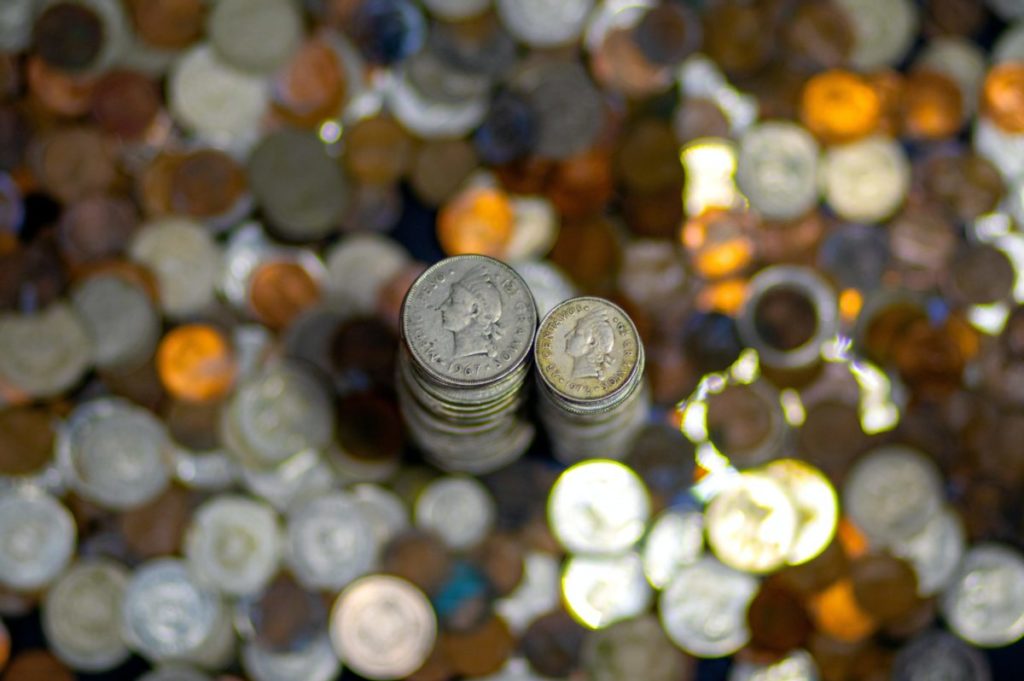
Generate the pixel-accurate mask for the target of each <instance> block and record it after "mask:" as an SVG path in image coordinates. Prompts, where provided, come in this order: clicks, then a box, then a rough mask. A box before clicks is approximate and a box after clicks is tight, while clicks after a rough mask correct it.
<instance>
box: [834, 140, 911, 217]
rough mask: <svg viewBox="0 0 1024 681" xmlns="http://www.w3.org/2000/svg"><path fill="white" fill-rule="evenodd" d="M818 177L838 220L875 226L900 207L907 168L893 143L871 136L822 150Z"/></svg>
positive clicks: (908, 173)
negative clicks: (819, 176)
mask: <svg viewBox="0 0 1024 681" xmlns="http://www.w3.org/2000/svg"><path fill="white" fill-rule="evenodd" d="M821 177H822V183H823V187H824V192H825V200H826V201H827V202H828V204H829V205H830V206H831V207H832V208H833V209H834V210H835V211H836V212H837V213H838V214H839V215H840V216H842V217H843V218H846V219H847V220H852V221H855V222H879V221H881V220H884V219H885V218H887V217H889V216H890V215H892V214H893V213H894V212H896V210H897V209H898V208H899V207H900V205H902V204H903V201H904V199H905V198H906V196H907V191H908V190H909V187H910V165H909V163H908V161H907V155H906V152H904V151H903V149H902V147H900V146H899V145H898V144H897V143H896V142H895V141H893V140H888V139H885V138H883V137H877V136H875V137H868V138H865V139H863V140H860V141H858V142H853V143H850V144H845V145H842V146H838V147H833V148H831V149H828V150H826V152H825V155H824V157H823V159H822V164H821Z"/></svg>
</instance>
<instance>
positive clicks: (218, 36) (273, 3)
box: [206, 0, 302, 73]
mask: <svg viewBox="0 0 1024 681" xmlns="http://www.w3.org/2000/svg"><path fill="white" fill-rule="evenodd" d="M206 31H207V35H208V36H209V39H210V43H211V44H212V45H213V48H214V49H215V50H217V52H218V53H219V54H220V55H221V56H222V57H223V58H224V61H226V62H227V63H229V64H231V65H232V66H235V67H237V68H239V69H242V70H245V71H251V72H255V73H270V72H273V71H274V70H275V69H277V68H279V67H281V66H283V65H284V64H285V62H286V61H287V60H288V57H289V56H291V54H292V52H293V51H294V50H295V49H296V48H297V47H298V43H299V40H300V38H301V36H302V16H301V14H300V13H299V10H298V8H297V7H296V6H294V5H293V4H292V3H291V2H288V1H287V0H260V1H259V2H252V0H249V1H246V0H227V2H218V3H217V4H215V5H214V6H213V8H212V9H211V11H210V14H209V15H208V16H207V19H206Z"/></svg>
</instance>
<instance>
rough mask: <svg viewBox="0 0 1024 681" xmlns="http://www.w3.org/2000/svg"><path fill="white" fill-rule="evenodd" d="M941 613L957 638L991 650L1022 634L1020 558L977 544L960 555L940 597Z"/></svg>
mask: <svg viewBox="0 0 1024 681" xmlns="http://www.w3.org/2000/svg"><path fill="white" fill-rule="evenodd" d="M941 605H942V613H943V616H944V617H945V619H946V622H947V623H948V624H949V627H950V629H952V630H953V633H955V634H956V635H957V636H959V637H960V638H962V639H963V640H965V641H967V642H968V643H971V644H973V645H976V646H981V647H985V648H994V647H999V646H1005V645H1009V644H1011V643H1014V642H1016V641H1017V640H1019V639H1020V637H1021V636H1022V635H1024V559H1022V558H1021V556H1020V553H1018V552H1017V551H1015V550H1014V549H1011V548H1009V547H1007V546H1002V545H1000V544H990V543H989V544H978V545H975V546H974V547H973V548H971V549H970V550H969V551H968V552H967V555H966V556H964V560H963V562H962V563H961V564H960V567H959V569H958V570H957V574H956V576H955V577H954V578H953V580H952V581H951V582H950V584H949V586H948V587H947V588H946V591H945V593H944V594H943V596H942V601H941Z"/></svg>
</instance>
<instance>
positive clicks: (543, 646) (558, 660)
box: [519, 609, 587, 677]
mask: <svg viewBox="0 0 1024 681" xmlns="http://www.w3.org/2000/svg"><path fill="white" fill-rule="evenodd" d="M586 636H587V630H586V629H584V628H583V627H582V626H581V625H580V624H578V623H577V622H576V620H574V619H573V618H572V617H571V616H570V615H569V614H568V613H567V612H565V611H564V610H561V609H559V610H556V611H554V612H552V613H548V614H547V615H541V616H540V617H538V618H537V619H535V620H534V621H533V622H532V623H531V624H530V626H529V627H527V629H526V631H525V632H524V633H523V636H522V639H521V640H520V643H519V645H520V647H521V649H522V651H523V655H525V656H526V660H527V661H528V662H529V663H530V667H532V668H533V670H534V671H535V672H537V673H538V674H541V675H543V676H551V677H566V676H569V675H570V674H571V673H572V672H573V671H574V670H575V669H576V668H577V667H578V666H579V663H580V653H581V651H582V649H583V641H584V640H585V639H586Z"/></svg>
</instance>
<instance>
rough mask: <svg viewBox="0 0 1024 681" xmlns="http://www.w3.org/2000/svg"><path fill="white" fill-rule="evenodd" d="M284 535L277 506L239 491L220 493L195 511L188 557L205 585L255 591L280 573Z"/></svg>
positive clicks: (227, 591)
mask: <svg viewBox="0 0 1024 681" xmlns="http://www.w3.org/2000/svg"><path fill="white" fill-rule="evenodd" d="M281 534H282V532H281V528H280V525H279V523H278V520H277V514H276V513H275V512H274V509H273V508H271V507H269V506H267V505H266V504H263V503H261V502H259V501H255V500H253V499H249V498H247V497H243V496H239V495H230V494H224V495H219V496H216V497H213V498H211V499H209V500H207V501H206V502H204V503H203V504H202V505H201V506H200V507H199V508H197V509H196V512H195V514H194V515H193V516H192V522H191V524H190V525H189V528H188V531H187V533H186V536H185V558H186V560H187V561H188V564H189V567H190V568H191V569H192V572H193V574H194V575H195V576H196V579H198V580H199V581H200V582H202V583H203V584H204V585H206V586H209V587H211V588H213V589H216V590H217V591H220V592H222V593H225V594H229V595H231V596H243V595H247V594H252V593H256V592H259V591H261V590H262V589H263V588H264V587H265V586H266V585H267V584H268V583H269V582H270V580H271V578H273V576H274V574H275V573H276V572H277V567H278V563H279V560H280V557H281V550H282V544H283V541H282V537H281Z"/></svg>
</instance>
